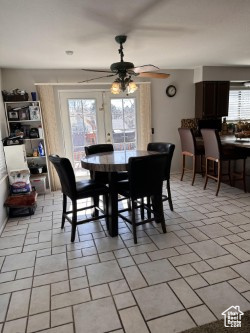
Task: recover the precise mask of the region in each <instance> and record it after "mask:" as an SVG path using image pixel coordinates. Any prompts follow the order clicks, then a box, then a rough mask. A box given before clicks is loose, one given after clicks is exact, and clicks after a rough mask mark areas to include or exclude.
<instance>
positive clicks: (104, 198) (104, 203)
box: [103, 194, 109, 230]
mask: <svg viewBox="0 0 250 333" xmlns="http://www.w3.org/2000/svg"><path fill="white" fill-rule="evenodd" d="M108 199H109V197H108V194H105V195H104V196H103V206H104V207H103V208H104V214H105V215H106V217H105V222H106V226H107V230H109V223H108Z"/></svg>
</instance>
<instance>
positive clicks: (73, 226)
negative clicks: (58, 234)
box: [71, 201, 77, 243]
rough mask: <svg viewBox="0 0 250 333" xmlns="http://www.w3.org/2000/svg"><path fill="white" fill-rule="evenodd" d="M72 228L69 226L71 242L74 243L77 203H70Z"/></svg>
mask: <svg viewBox="0 0 250 333" xmlns="http://www.w3.org/2000/svg"><path fill="white" fill-rule="evenodd" d="M72 211H73V213H72V226H71V242H72V243H73V242H74V241H75V237H76V223H77V202H76V201H73V202H72Z"/></svg>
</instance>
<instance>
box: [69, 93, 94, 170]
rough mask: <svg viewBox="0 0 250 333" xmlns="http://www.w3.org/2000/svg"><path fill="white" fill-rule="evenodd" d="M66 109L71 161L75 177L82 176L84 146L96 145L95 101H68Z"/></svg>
mask: <svg viewBox="0 0 250 333" xmlns="http://www.w3.org/2000/svg"><path fill="white" fill-rule="evenodd" d="M68 109H69V117H70V125H71V137H72V145H73V160H74V169H75V172H76V175H82V174H84V171H83V169H82V167H81V158H83V157H84V156H85V150H84V146H89V145H93V144H96V143H97V124H96V101H95V99H68Z"/></svg>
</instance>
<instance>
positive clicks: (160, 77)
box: [138, 72, 170, 79]
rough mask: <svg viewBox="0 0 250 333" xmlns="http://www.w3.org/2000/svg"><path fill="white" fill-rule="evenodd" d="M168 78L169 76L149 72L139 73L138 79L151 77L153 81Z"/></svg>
mask: <svg viewBox="0 0 250 333" xmlns="http://www.w3.org/2000/svg"><path fill="white" fill-rule="evenodd" d="M169 76H170V74H165V73H151V72H142V73H139V75H138V77H151V78H154V79H166V78H168V77H169Z"/></svg>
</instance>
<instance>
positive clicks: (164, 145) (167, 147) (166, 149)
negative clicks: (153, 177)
mask: <svg viewBox="0 0 250 333" xmlns="http://www.w3.org/2000/svg"><path fill="white" fill-rule="evenodd" d="M147 150H148V151H157V152H159V153H166V154H167V163H166V166H165V177H164V179H165V180H166V179H169V177H170V169H171V163H172V158H173V154H174V150H175V145H174V144H173V143H168V142H150V143H149V144H148V148H147Z"/></svg>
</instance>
